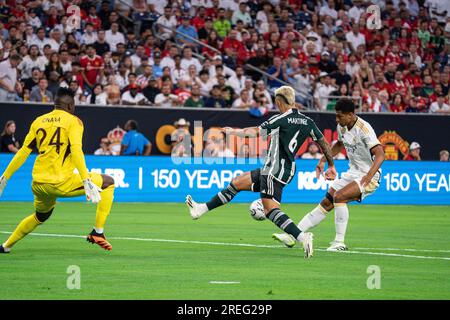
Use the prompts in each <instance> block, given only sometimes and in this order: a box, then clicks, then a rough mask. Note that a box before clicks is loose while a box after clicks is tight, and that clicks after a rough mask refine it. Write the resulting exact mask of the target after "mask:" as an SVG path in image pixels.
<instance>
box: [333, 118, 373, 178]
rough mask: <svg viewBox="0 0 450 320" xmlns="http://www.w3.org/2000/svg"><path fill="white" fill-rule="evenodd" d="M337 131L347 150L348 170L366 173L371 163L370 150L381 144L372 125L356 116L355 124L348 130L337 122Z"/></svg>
mask: <svg viewBox="0 0 450 320" xmlns="http://www.w3.org/2000/svg"><path fill="white" fill-rule="evenodd" d="M337 131H338V140H339V141H341V142H342V143H343V144H344V147H345V150H346V151H347V156H348V159H349V166H350V170H349V172H351V173H359V174H363V175H365V174H367V173H368V172H369V170H370V167H371V166H372V163H373V158H372V154H371V152H370V150H371V149H372V148H373V147H375V146H376V145H379V144H381V143H380V141H378V138H377V136H376V134H375V131H374V130H373V128H372V126H371V125H370V124H369V123H368V122H366V121H364V120H363V119H361V118H360V117H358V120H357V121H356V123H355V125H354V126H353V127H352V128H351V129H350V130H348V129H347V127H341V126H340V125H339V124H338V126H337ZM380 171H381V169H380ZM380 173H381V172H380Z"/></svg>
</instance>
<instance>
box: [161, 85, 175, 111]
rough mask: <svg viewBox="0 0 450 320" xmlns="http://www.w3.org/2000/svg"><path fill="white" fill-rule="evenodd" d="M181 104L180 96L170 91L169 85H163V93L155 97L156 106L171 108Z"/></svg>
mask: <svg viewBox="0 0 450 320" xmlns="http://www.w3.org/2000/svg"><path fill="white" fill-rule="evenodd" d="M178 105H180V99H179V98H178V96H176V95H174V94H172V93H171V92H170V86H169V85H163V86H162V88H161V93H159V94H157V95H156V97H155V106H157V107H164V108H171V107H175V106H178Z"/></svg>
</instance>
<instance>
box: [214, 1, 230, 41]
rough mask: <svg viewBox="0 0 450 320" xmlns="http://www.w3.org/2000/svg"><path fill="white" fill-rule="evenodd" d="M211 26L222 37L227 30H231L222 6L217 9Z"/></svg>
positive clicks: (225, 34)
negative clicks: (217, 11)
mask: <svg viewBox="0 0 450 320" xmlns="http://www.w3.org/2000/svg"><path fill="white" fill-rule="evenodd" d="M213 28H214V30H216V31H217V33H218V34H219V36H220V37H222V38H225V37H226V36H227V34H228V32H229V31H230V30H231V22H230V20H228V19H227V18H226V17H225V9H224V8H220V9H219V13H218V17H217V19H216V20H215V21H214V23H213Z"/></svg>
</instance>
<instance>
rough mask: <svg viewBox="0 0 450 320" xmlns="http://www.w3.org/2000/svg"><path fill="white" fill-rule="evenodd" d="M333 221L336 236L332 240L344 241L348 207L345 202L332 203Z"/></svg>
mask: <svg viewBox="0 0 450 320" xmlns="http://www.w3.org/2000/svg"><path fill="white" fill-rule="evenodd" d="M334 215H335V216H334V222H335V224H336V238H335V239H334V241H337V242H344V238H345V232H346V230H347V223H348V207H347V204H345V203H335V204H334Z"/></svg>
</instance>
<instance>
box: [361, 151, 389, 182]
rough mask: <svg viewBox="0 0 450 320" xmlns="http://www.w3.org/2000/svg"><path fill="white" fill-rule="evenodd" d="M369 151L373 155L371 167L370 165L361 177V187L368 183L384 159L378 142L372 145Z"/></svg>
mask: <svg viewBox="0 0 450 320" xmlns="http://www.w3.org/2000/svg"><path fill="white" fill-rule="evenodd" d="M370 151H371V152H372V154H373V155H374V156H375V159H374V161H373V164H372V167H370V170H369V172H368V173H367V174H366V175H365V176H364V177H362V178H361V185H362V186H363V187H365V186H366V185H368V184H369V183H370V181H372V178H373V176H374V175H375V173H377V171H378V170H379V169H380V167H381V164H382V163H383V161H384V159H385V155H384V150H383V147H382V146H381V145H380V144H379V145H377V146H375V147H373V148H372V149H371V150H370Z"/></svg>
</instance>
